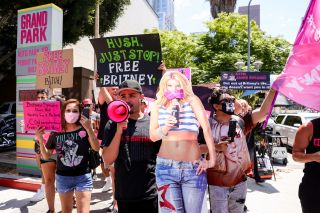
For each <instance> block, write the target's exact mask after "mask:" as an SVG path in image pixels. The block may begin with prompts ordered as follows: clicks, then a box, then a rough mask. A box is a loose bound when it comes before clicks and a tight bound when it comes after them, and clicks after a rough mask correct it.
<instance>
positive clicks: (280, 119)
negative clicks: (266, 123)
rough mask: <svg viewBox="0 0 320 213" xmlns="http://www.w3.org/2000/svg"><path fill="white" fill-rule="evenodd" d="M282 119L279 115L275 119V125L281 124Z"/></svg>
mask: <svg viewBox="0 0 320 213" xmlns="http://www.w3.org/2000/svg"><path fill="white" fill-rule="evenodd" d="M283 118H284V115H279V116H278V117H277V119H276V123H277V124H281V122H282V120H283Z"/></svg>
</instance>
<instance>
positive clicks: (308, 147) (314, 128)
mask: <svg viewBox="0 0 320 213" xmlns="http://www.w3.org/2000/svg"><path fill="white" fill-rule="evenodd" d="M292 157H293V160H295V161H298V162H301V163H305V166H304V170H303V172H304V175H303V177H302V181H301V183H300V186H299V198H300V203H301V208H302V212H303V213H317V212H319V204H318V202H319V196H317V195H318V194H319V192H320V182H319V180H320V118H317V119H314V120H311V121H310V122H308V123H307V124H302V126H300V127H299V129H298V131H297V133H296V136H295V139H294V143H293V149H292Z"/></svg>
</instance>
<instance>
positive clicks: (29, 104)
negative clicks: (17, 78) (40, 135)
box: [23, 101, 61, 131]
mask: <svg viewBox="0 0 320 213" xmlns="http://www.w3.org/2000/svg"><path fill="white" fill-rule="evenodd" d="M23 111H24V125H25V130H26V131H30V130H35V129H37V128H38V127H44V128H45V130H54V131H61V113H60V102H59V101H26V102H24V103H23Z"/></svg>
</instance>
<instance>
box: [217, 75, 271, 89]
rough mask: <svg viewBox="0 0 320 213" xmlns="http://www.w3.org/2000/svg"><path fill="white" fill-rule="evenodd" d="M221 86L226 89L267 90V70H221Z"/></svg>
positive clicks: (268, 80) (268, 77) (268, 86)
mask: <svg viewBox="0 0 320 213" xmlns="http://www.w3.org/2000/svg"><path fill="white" fill-rule="evenodd" d="M220 84H221V87H224V88H227V89H244V90H269V89H270V73H268V72H221V81H220Z"/></svg>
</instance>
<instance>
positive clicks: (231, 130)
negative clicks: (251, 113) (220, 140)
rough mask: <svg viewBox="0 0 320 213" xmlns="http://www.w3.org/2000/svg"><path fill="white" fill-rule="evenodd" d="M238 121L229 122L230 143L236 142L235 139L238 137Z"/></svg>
mask: <svg viewBox="0 0 320 213" xmlns="http://www.w3.org/2000/svg"><path fill="white" fill-rule="evenodd" d="M236 129H237V121H233V120H231V121H229V131H228V137H229V138H230V142H234V137H235V136H236V134H237V132H236Z"/></svg>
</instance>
